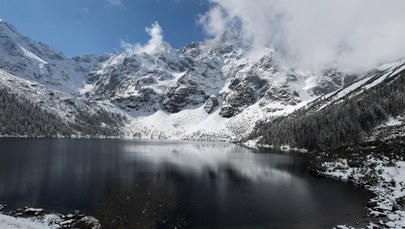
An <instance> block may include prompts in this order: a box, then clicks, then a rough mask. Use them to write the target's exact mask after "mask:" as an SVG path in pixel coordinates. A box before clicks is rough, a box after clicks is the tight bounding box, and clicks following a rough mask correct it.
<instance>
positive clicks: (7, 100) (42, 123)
mask: <svg viewBox="0 0 405 229" xmlns="http://www.w3.org/2000/svg"><path fill="white" fill-rule="evenodd" d="M77 117H78V118H76V123H67V122H66V121H63V120H61V118H60V117H59V116H57V115H55V114H52V113H50V112H48V111H45V110H43V109H41V108H40V107H39V106H38V105H37V104H34V103H32V102H31V101H29V100H28V99H25V98H22V97H20V96H18V95H16V94H13V93H11V92H10V91H9V90H8V89H5V88H0V135H4V136H30V137H56V136H65V137H68V136H72V135H79V134H80V135H89V136H98V135H108V136H113V135H119V134H120V132H119V131H118V127H119V126H120V125H121V120H122V117H120V116H117V115H112V114H110V113H108V112H106V111H104V110H99V111H98V112H97V113H95V114H89V113H87V112H84V111H80V113H79V114H78V116H77Z"/></svg>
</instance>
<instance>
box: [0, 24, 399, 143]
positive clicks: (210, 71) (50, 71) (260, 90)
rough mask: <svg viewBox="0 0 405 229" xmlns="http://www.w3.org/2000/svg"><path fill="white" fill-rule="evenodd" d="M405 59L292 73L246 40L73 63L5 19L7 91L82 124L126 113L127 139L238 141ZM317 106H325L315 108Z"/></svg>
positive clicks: (1, 60)
mask: <svg viewBox="0 0 405 229" xmlns="http://www.w3.org/2000/svg"><path fill="white" fill-rule="evenodd" d="M403 67H404V66H403V63H402V62H399V63H395V64H391V65H386V66H382V67H380V68H379V69H378V70H375V71H373V72H370V73H367V74H358V75H353V74H351V75H349V74H345V73H342V72H338V71H336V69H326V70H325V71H324V72H323V73H321V74H315V73H311V72H309V73H308V72H299V71H295V70H292V69H290V68H288V67H286V66H284V64H283V63H282V62H281V61H280V59H279V57H278V55H277V51H276V50H273V49H269V50H267V54H266V55H264V56H263V57H262V58H259V59H258V60H251V59H249V58H248V57H247V54H246V52H245V47H244V46H243V45H242V44H241V42H239V41H238V38H237V34H232V33H229V34H225V35H224V36H223V38H222V39H219V40H213V41H206V42H192V43H190V44H188V45H186V46H185V47H183V48H181V49H174V48H172V47H171V46H170V45H169V44H167V43H165V42H162V43H161V44H160V46H159V49H156V50H155V51H154V52H149V53H146V52H139V51H134V50H131V49H127V50H125V51H122V52H117V53H112V54H107V55H103V56H100V57H97V56H84V57H75V58H66V57H64V55H63V54H62V53H61V52H59V51H56V50H54V49H52V48H50V47H49V46H47V45H45V44H42V43H40V42H36V41H33V40H32V39H30V38H29V37H26V36H23V35H21V34H20V33H18V31H17V30H16V29H15V28H14V27H13V26H12V25H10V24H8V23H7V22H5V21H1V22H0V76H1V77H0V85H3V87H7V88H10V89H11V90H12V91H14V92H15V93H17V94H19V95H21V96H24V97H26V98H28V99H30V100H31V101H33V102H35V103H38V104H40V105H41V107H43V108H44V109H46V110H50V111H52V112H54V113H57V114H59V116H60V117H62V118H63V119H64V120H73V119H74V118H76V117H75V114H76V113H77V112H75V111H77V110H81V109H83V110H85V111H89V112H94V111H95V110H97V109H101V108H103V109H105V110H108V111H109V112H112V113H117V114H121V115H123V116H125V117H126V119H127V123H126V125H125V127H123V132H124V133H125V135H126V136H132V137H145V138H177V139H211V140H213V139H216V140H234V139H236V140H237V139H241V138H244V137H245V136H247V135H248V134H249V133H250V132H251V131H252V130H253V127H254V126H255V124H256V123H257V121H259V120H271V119H273V118H274V117H277V116H284V115H288V114H290V113H292V112H294V111H295V110H297V109H299V108H301V107H304V106H306V105H308V104H317V106H318V109H322V107H325V106H327V105H328V104H331V103H333V102H337V101H339V100H340V99H344V98H345V96H347V95H349V94H353V93H354V92H357V93H361V90H363V89H367V88H371V87H373V86H375V85H378V84H379V83H381V82H383V81H384V79H386V78H389V77H390V76H392V75H395V72H397V71H400V70H401V68H403ZM314 101H315V102H314Z"/></svg>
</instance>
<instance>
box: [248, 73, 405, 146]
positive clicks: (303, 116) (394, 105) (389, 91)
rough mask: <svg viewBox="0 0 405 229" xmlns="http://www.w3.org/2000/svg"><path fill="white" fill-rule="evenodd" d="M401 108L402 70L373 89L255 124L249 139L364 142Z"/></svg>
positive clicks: (404, 99)
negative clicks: (312, 109) (326, 104)
mask: <svg viewBox="0 0 405 229" xmlns="http://www.w3.org/2000/svg"><path fill="white" fill-rule="evenodd" d="M315 106H316V105H315ZM404 111H405V72H404V71H403V72H401V73H400V74H398V75H397V76H395V77H391V78H388V79H386V80H385V81H384V82H383V83H380V84H379V85H377V86H375V87H374V88H371V89H369V90H367V91H365V92H363V93H361V94H359V95H356V96H353V97H352V98H346V99H345V100H343V101H339V102H337V103H334V104H331V105H329V106H327V107H326V108H324V109H322V110H320V111H311V108H307V109H301V110H299V111H297V112H295V113H293V114H292V115H290V116H286V117H280V118H277V119H275V120H272V121H271V122H261V123H258V124H257V125H256V128H255V129H256V130H255V132H254V133H253V135H251V136H250V138H255V137H258V136H263V138H262V139H261V141H260V142H259V143H262V144H268V145H273V146H281V145H290V146H294V147H299V148H306V149H309V150H325V149H332V148H336V147H340V146H347V145H351V144H358V143H361V142H363V141H364V140H365V138H366V137H367V136H368V135H369V134H370V133H371V131H372V129H373V128H374V127H376V126H377V125H379V124H381V123H382V122H383V121H385V120H387V118H388V117H389V116H393V117H396V116H398V115H400V114H403V112H404Z"/></svg>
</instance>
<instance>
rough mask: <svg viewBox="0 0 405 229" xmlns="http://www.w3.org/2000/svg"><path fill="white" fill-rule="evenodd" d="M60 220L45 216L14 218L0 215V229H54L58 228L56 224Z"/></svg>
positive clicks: (52, 216)
mask: <svg viewBox="0 0 405 229" xmlns="http://www.w3.org/2000/svg"><path fill="white" fill-rule="evenodd" d="M60 220H61V219H60V218H59V217H58V216H56V215H46V216H44V217H43V218H16V217H13V216H7V215H1V214H0V228H1V229H22V228H24V229H56V228H60V225H59V224H57V222H60Z"/></svg>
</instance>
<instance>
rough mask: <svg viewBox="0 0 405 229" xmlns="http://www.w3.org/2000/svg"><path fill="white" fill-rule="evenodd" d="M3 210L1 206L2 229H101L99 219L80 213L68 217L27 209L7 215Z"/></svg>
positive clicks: (0, 221)
mask: <svg viewBox="0 0 405 229" xmlns="http://www.w3.org/2000/svg"><path fill="white" fill-rule="evenodd" d="M3 208H4V205H0V229H59V228H86V229H100V228H101V225H100V223H99V222H98V220H97V219H95V218H93V217H91V216H85V215H83V214H80V212H78V211H76V212H74V213H72V214H68V215H61V214H45V213H44V210H43V209H37V208H27V207H26V208H24V209H18V210H16V211H12V212H10V214H8V215H5V214H3V212H1V210H2V209H3Z"/></svg>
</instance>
